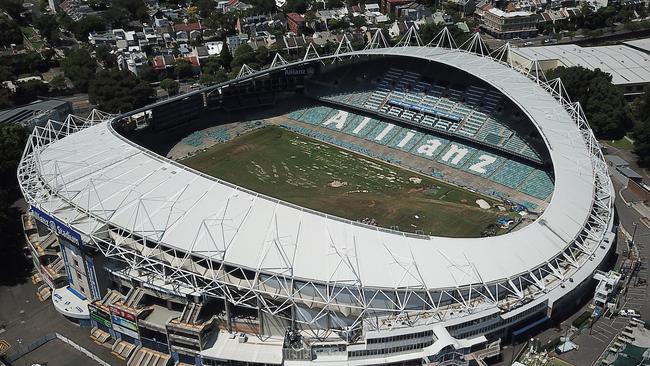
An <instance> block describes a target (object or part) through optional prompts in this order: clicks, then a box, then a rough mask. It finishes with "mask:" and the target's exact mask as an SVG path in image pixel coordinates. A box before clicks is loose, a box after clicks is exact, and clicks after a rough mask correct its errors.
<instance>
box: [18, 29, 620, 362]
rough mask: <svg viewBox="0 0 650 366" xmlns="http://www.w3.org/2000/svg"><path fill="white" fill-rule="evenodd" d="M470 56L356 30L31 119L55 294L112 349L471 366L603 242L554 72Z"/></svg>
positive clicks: (171, 355)
mask: <svg viewBox="0 0 650 366" xmlns="http://www.w3.org/2000/svg"><path fill="white" fill-rule="evenodd" d="M486 50H487V48H486V47H485V45H484V44H483V42H482V40H481V38H480V36H479V35H478V34H476V35H475V36H474V37H472V38H471V39H470V40H469V41H468V42H466V43H465V44H463V45H461V46H460V47H456V45H455V44H454V41H453V39H452V38H451V37H450V35H449V33H448V31H446V30H443V32H441V34H439V35H438V37H436V38H435V39H434V41H433V42H432V43H431V44H429V45H422V44H421V42H420V39H419V37H418V35H417V33H416V32H415V30H414V29H411V30H410V31H409V33H408V34H407V35H406V36H405V37H404V39H402V41H400V43H398V44H397V45H396V46H394V47H387V46H386V43H385V41H384V40H383V37H382V36H381V32H377V33H375V35H374V37H373V38H372V40H371V41H370V42H369V44H368V46H367V47H366V49H364V50H358V51H354V50H352V49H351V46H350V44H349V42H348V41H347V39H345V38H344V39H343V40H342V41H341V44H340V45H339V48H338V49H337V51H336V53H335V54H333V55H329V56H319V55H318V53H317V52H316V50H315V49H314V48H313V46H310V48H309V49H308V50H307V54H306V55H305V57H304V58H303V59H301V60H298V61H296V62H291V63H289V62H286V61H285V60H284V59H283V58H282V57H280V56H279V55H276V58H275V59H274V62H273V63H272V65H271V67H270V68H268V69H263V70H260V71H255V70H252V69H250V68H249V67H247V66H245V65H244V66H243V67H242V71H241V72H240V74H239V76H238V78H236V79H234V80H231V81H229V82H226V83H223V84H219V85H214V86H211V87H208V88H204V89H200V90H197V91H195V92H191V93H188V94H183V95H180V96H178V97H174V98H170V99H167V100H164V101H161V102H158V103H155V104H152V105H149V106H147V107H144V108H141V109H138V110H135V111H129V112H125V113H123V114H120V115H107V114H104V113H101V112H94V113H92V114H91V115H90V116H89V117H88V118H87V119H82V118H78V117H73V116H71V117H69V118H68V119H66V120H65V121H63V122H54V121H51V122H50V123H48V125H47V126H45V127H42V128H41V127H39V128H36V129H35V130H34V132H33V134H32V136H31V138H30V140H29V142H28V145H27V147H26V149H25V153H24V156H23V159H22V161H21V163H20V166H19V171H18V179H19V182H20V186H21V189H22V192H23V194H24V197H25V199H26V201H27V202H28V203H29V204H30V206H31V210H30V215H29V216H26V217H25V218H24V225H25V233H26V236H27V240H28V242H29V244H30V246H31V247H32V249H33V253H34V261H35V265H36V266H37V268H39V272H40V275H41V277H42V279H43V281H44V282H45V285H47V287H49V288H51V289H52V298H53V302H54V304H55V307H56V308H57V310H59V312H61V313H62V314H63V315H64V316H66V317H67V318H69V319H70V320H72V321H76V322H78V323H79V324H81V325H84V326H89V327H91V328H92V329H91V337H92V338H93V339H94V340H96V341H97V342H98V343H106V342H109V344H112V346H111V347H112V349H113V352H114V353H115V355H116V356H117V357H120V358H123V359H126V360H128V364H129V365H165V364H171V363H172V362H177V363H178V364H190V365H226V364H229V365H230V364H232V365H243V364H249V365H254V364H269V365H270V364H285V365H301V364H307V363H314V364H318V363H323V364H332V365H375V364H409V365H410V364H433V365H468V364H485V362H487V361H488V360H489V359H490V358H492V357H495V356H497V355H498V354H499V352H500V348H501V346H502V345H504V344H506V343H507V342H510V341H514V340H517V339H521V338H522V337H523V338H525V337H529V336H530V334H531V333H533V332H535V330H536V329H539V327H543V326H545V324H547V323H548V322H550V321H552V320H553V319H554V318H562V317H563V316H566V315H567V314H568V313H571V311H572V310H574V309H575V308H576V306H578V305H579V304H581V303H584V301H585V298H590V297H591V295H592V293H593V292H592V291H593V286H594V283H593V280H592V275H593V273H594V272H595V271H596V270H597V269H599V268H602V267H607V266H608V265H610V264H611V258H612V257H613V255H612V254H613V247H614V246H613V245H612V244H613V243H614V242H615V230H614V229H615V214H614V209H613V207H614V206H613V203H614V193H613V188H612V185H611V182H610V180H609V177H608V174H607V168H606V164H605V162H604V160H603V156H602V154H601V151H600V149H599V146H598V143H597V141H596V140H595V138H594V136H593V133H592V132H591V130H590V129H589V126H588V124H587V122H586V120H585V117H584V115H583V113H582V111H581V109H580V105H579V104H578V103H572V102H570V100H569V99H568V97H567V96H566V93H565V92H564V90H563V88H562V84H561V81H560V80H551V81H548V80H546V79H545V78H544V75H543V73H542V72H541V70H540V69H539V67H538V65H537V64H536V63H535V62H531V63H530V65H527V66H526V67H520V66H518V67H514V66H513V64H512V62H511V59H510V54H509V46H508V45H506V46H504V47H502V48H500V49H497V50H495V51H493V52H491V53H488V52H487V51H486ZM71 304H72V305H71Z"/></svg>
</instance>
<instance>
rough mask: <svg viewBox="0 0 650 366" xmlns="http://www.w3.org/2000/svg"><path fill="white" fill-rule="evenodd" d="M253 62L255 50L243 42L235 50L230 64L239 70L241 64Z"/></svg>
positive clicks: (232, 67)
mask: <svg viewBox="0 0 650 366" xmlns="http://www.w3.org/2000/svg"><path fill="white" fill-rule="evenodd" d="M254 62H255V51H253V47H251V46H250V45H248V44H243V45H241V46H239V47H237V49H236V50H235V56H234V57H233V59H232V63H231V64H230V67H231V69H233V70H239V69H240V68H241V67H242V65H243V64H247V65H249V66H250V64H253V63H254Z"/></svg>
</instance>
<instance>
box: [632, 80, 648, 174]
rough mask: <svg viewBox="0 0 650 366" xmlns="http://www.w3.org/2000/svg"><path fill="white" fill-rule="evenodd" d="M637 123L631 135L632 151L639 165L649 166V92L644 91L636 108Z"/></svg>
mask: <svg viewBox="0 0 650 366" xmlns="http://www.w3.org/2000/svg"><path fill="white" fill-rule="evenodd" d="M636 112H637V113H636V114H637V119H638V120H639V123H638V124H637V126H636V128H635V129H634V132H633V133H632V137H633V138H634V153H635V154H636V155H637V156H638V158H639V159H638V163H639V165H640V166H642V167H645V168H648V167H650V93H646V94H645V97H644V98H643V100H642V101H641V103H640V105H638V108H637V109H636Z"/></svg>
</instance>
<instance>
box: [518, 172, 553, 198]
mask: <svg viewBox="0 0 650 366" xmlns="http://www.w3.org/2000/svg"><path fill="white" fill-rule="evenodd" d="M519 190H521V191H522V192H524V193H526V194H528V195H530V196H533V197H536V198H539V199H540V200H545V199H547V198H548V196H550V195H551V193H553V181H552V180H551V177H550V176H549V175H548V173H546V172H544V171H541V170H537V169H536V170H535V171H533V172H532V173H531V174H530V175H529V176H528V178H526V180H525V181H524V182H523V183H522V184H521V187H520V188H519Z"/></svg>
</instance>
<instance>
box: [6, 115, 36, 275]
mask: <svg viewBox="0 0 650 366" xmlns="http://www.w3.org/2000/svg"><path fill="white" fill-rule="evenodd" d="M26 141H27V131H26V130H25V128H23V127H22V126H21V125H18V124H13V123H3V124H2V125H0V179H2V183H3V184H2V185H0V222H1V223H2V225H0V241H1V242H2V243H3V247H2V256H1V257H0V286H4V285H15V284H17V283H21V282H24V281H25V280H26V279H27V277H28V276H29V275H30V272H31V263H30V261H29V260H27V258H26V257H25V255H24V254H23V249H22V246H23V245H24V242H23V240H21V238H22V235H24V234H22V233H21V231H22V230H21V224H20V213H19V212H17V210H16V208H15V207H12V204H13V203H14V201H15V200H16V199H18V197H19V196H20V190H19V189H18V181H17V180H16V170H17V169H18V162H19V161H20V157H21V156H22V153H23V149H24V148H25V143H26Z"/></svg>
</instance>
